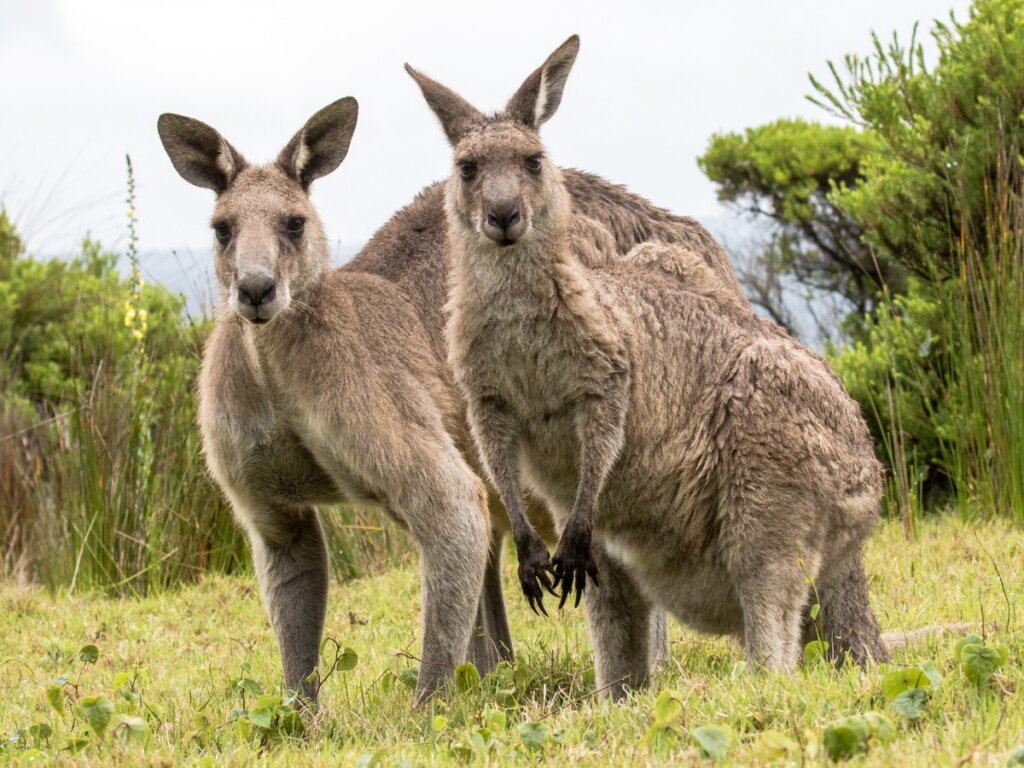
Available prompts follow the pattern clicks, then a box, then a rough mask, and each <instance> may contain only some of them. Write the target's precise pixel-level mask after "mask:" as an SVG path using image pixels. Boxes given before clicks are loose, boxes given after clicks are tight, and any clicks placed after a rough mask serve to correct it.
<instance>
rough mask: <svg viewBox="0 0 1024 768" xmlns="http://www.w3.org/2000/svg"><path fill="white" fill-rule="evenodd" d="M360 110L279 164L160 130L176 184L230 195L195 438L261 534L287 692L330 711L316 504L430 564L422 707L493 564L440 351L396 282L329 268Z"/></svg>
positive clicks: (459, 647)
mask: <svg viewBox="0 0 1024 768" xmlns="http://www.w3.org/2000/svg"><path fill="white" fill-rule="evenodd" d="M357 111H358V110H357V105H356V101H355V99H352V98H346V99H341V100H340V101H337V102H335V103H333V104H331V105H329V106H327V107H325V108H324V109H322V110H320V111H319V112H317V113H316V114H315V115H313V116H312V117H311V118H310V119H309V120H308V121H307V122H306V124H305V126H303V128H302V129H301V130H300V131H299V132H298V133H296V134H295V136H294V137H293V138H292V140H291V141H290V142H289V143H288V144H287V145H286V146H285V148H284V149H283V150H281V153H280V155H279V156H278V158H277V160H276V161H275V162H273V163H269V164H267V165H250V164H249V163H247V162H246V161H245V159H244V158H243V157H242V155H241V154H239V153H238V151H237V150H235V149H234V148H233V147H232V146H231V145H230V144H229V143H228V142H227V141H226V140H225V139H224V138H223V137H222V136H221V135H220V134H219V133H217V132H216V131H215V130H214V129H213V128H211V127H210V126H208V125H206V124H205V123H202V122H200V121H198V120H193V119H191V118H188V117H182V116H179V115H172V114H164V115H161V116H160V119H159V121H158V126H157V127H158V130H159V132H160V138H161V140H162V141H163V144H164V147H165V149H166V150H167V153H168V155H169V156H170V158H171V162H172V163H173V165H174V167H175V169H176V170H177V171H178V173H179V174H181V176H182V177H183V178H184V179H185V180H186V181H188V182H191V183H192V184H195V185H196V186H199V187H205V188H208V189H212V190H213V191H214V192H216V195H217V198H216V203H215V208H214V213H213V219H212V224H213V230H214V234H215V235H216V244H215V253H214V258H215V262H216V273H217V279H218V282H219V284H220V294H221V303H220V305H218V307H217V312H216V317H215V324H214V328H213V332H212V334H211V336H210V338H209V340H208V342H207V344H206V349H205V351H204V354H203V364H202V371H201V374H200V380H199V425H200V429H201V431H202V435H203V447H204V451H205V453H206V459H207V464H208V466H209V469H210V472H211V474H212V475H213V477H214V479H215V480H216V481H217V483H218V484H219V485H220V487H221V488H222V489H223V491H224V493H225V494H226V496H227V497H228V499H229V500H230V502H231V506H232V509H233V511H234V514H235V517H236V519H237V520H238V522H239V523H240V525H241V526H242V527H243V528H244V529H245V531H246V533H247V534H248V538H249V542H250V545H251V547H252V555H253V561H254V563H255V566H256V576H257V579H258V580H259V584H260V590H261V592H262V594H263V602H264V604H265V605H266V608H267V611H268V613H269V615H270V621H271V624H272V626H273V628H274V632H275V634H276V636H277V642H278V647H279V648H280V652H281V659H282V662H283V666H284V677H285V684H286V685H287V686H288V688H290V689H293V690H297V691H302V692H303V693H304V694H305V695H307V696H309V697H310V698H312V699H315V698H316V696H317V692H318V686H319V678H318V677H317V675H316V674H315V673H316V670H317V664H318V659H319V647H320V637H321V634H322V631H323V625H324V616H325V613H326V610H327V587H328V568H327V551H326V547H325V545H324V538H323V533H322V531H321V528H320V523H319V521H318V519H317V511H316V505H317V504H329V503H334V502H338V501H342V500H344V499H346V498H348V499H353V498H355V499H366V500H373V501H377V502H379V503H380V504H381V505H382V506H383V508H384V509H385V510H386V511H387V512H388V513H389V514H390V515H391V516H392V517H394V518H395V519H396V520H398V521H399V522H400V523H402V524H404V525H405V526H406V527H408V529H409V530H410V532H411V533H412V536H413V537H414V538H415V540H416V542H417V544H418V545H419V548H420V553H421V563H422V566H421V567H422V580H421V588H422V601H423V652H422V658H421V664H420V674H419V680H418V683H417V700H418V701H423V700H425V699H426V698H428V697H429V696H431V695H432V694H433V693H434V692H435V691H436V690H437V689H438V688H440V687H441V686H442V685H443V684H444V683H445V682H446V681H447V680H448V679H449V678H450V677H451V675H452V672H453V670H454V668H455V665H457V664H459V663H461V662H462V661H463V660H464V659H465V657H466V651H467V647H468V645H469V641H470V633H471V631H472V628H473V625H474V617H475V616H476V614H477V604H478V601H479V598H480V594H481V591H482V588H483V578H484V568H485V565H486V563H487V559H488V546H489V533H490V531H489V513H488V508H487V491H486V488H485V487H484V484H483V482H482V481H481V480H480V479H479V478H478V477H477V476H476V474H474V472H473V471H472V469H471V468H470V467H469V465H468V464H467V463H466V461H465V459H464V458H463V455H462V453H461V452H460V450H459V448H458V447H457V446H456V444H455V442H454V441H453V438H452V437H451V435H453V434H457V433H458V432H459V431H460V425H461V424H462V422H463V416H462V412H461V406H460V405H459V404H458V398H457V395H456V393H455V390H454V388H453V386H452V385H451V383H450V381H449V374H448V372H447V368H446V366H445V364H444V361H443V358H442V359H438V358H437V356H436V355H435V354H434V353H433V352H432V350H433V348H434V344H433V343H432V342H433V340H434V335H436V334H433V335H432V334H431V333H430V332H429V331H428V329H427V328H425V327H424V324H423V322H422V319H421V316H420V314H419V312H418V311H417V309H416V307H415V306H414V305H413V304H412V302H410V300H409V298H408V296H407V295H406V293H405V292H403V291H402V289H401V288H399V287H398V286H397V285H395V284H394V283H393V282H391V281H389V280H386V279H384V278H382V277H380V276H378V275H374V274H370V273H367V272H359V271H352V270H346V269H343V268H339V269H331V268H330V251H329V249H328V247H327V238H326V236H325V234H324V230H323V226H322V224H321V223H320V219H319V217H318V216H317V213H316V210H315V209H314V207H313V204H312V202H311V201H310V198H309V190H310V185H311V184H312V182H313V181H315V180H316V179H318V178H320V177H322V176H324V175H326V174H328V173H330V172H331V171H333V170H334V169H335V168H337V167H338V165H339V164H340V163H341V161H342V160H343V159H344V157H345V155H346V153H347V152H348V147H349V142H350V141H351V138H352V133H353V131H354V130H355V126H356V118H357ZM500 608H502V606H498V608H496V609H495V610H498V609H500ZM500 618H501V619H502V620H503V619H504V614H503V611H502V612H501V615H500ZM506 634H507V631H506Z"/></svg>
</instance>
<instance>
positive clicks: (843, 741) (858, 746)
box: [822, 724, 868, 761]
mask: <svg viewBox="0 0 1024 768" xmlns="http://www.w3.org/2000/svg"><path fill="white" fill-rule="evenodd" d="M822 741H823V742H824V746H825V751H826V752H827V753H828V756H829V757H830V758H832V759H833V760H836V761H839V760H848V759H849V758H851V757H854V756H855V755H859V754H862V753H864V752H867V751H868V743H867V740H866V739H865V738H864V736H863V735H862V734H861V733H859V732H858V731H857V730H855V729H854V728H851V727H849V726H848V725H839V724H835V725H830V726H828V727H827V728H825V733H824V734H823V735H822Z"/></svg>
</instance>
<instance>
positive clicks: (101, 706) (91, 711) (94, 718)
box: [77, 696, 114, 736]
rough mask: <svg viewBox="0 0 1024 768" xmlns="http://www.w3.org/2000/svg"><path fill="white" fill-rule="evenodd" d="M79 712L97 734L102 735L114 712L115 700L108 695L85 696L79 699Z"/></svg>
mask: <svg viewBox="0 0 1024 768" xmlns="http://www.w3.org/2000/svg"><path fill="white" fill-rule="evenodd" d="M77 709H78V713H79V714H80V715H81V716H82V717H83V718H84V719H85V721H86V722H87V723H89V727H90V728H92V730H93V732H94V733H95V734H96V735H97V736H102V735H103V732H104V731H105V730H107V726H108V725H110V718H111V717H112V716H113V714H114V702H112V701H111V700H110V699H108V698H107V697H106V696H85V697H84V698H81V699H79V700H78V705H77Z"/></svg>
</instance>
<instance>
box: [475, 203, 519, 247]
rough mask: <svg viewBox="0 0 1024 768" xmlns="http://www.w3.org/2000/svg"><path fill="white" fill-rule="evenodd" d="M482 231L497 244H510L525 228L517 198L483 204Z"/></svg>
mask: <svg viewBox="0 0 1024 768" xmlns="http://www.w3.org/2000/svg"><path fill="white" fill-rule="evenodd" d="M485 210H486V213H485V215H484V221H483V226H482V227H481V229H483V232H484V234H485V235H487V236H488V237H489V238H491V240H493V241H494V242H496V243H498V244H499V245H512V243H514V242H515V241H516V240H518V239H519V238H520V237H521V236H522V234H523V232H524V231H525V230H526V223H525V222H524V220H523V216H522V214H521V213H520V208H519V201H518V200H503V201H500V202H494V203H490V204H485Z"/></svg>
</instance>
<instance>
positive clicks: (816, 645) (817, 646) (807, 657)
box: [804, 640, 828, 664]
mask: <svg viewBox="0 0 1024 768" xmlns="http://www.w3.org/2000/svg"><path fill="white" fill-rule="evenodd" d="M827 651H828V643H826V642H825V641H824V640H812V641H811V642H809V643H808V644H807V645H805V646H804V663H805V664H814V663H816V662H819V661H824V659H825V654H826V652H827Z"/></svg>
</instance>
